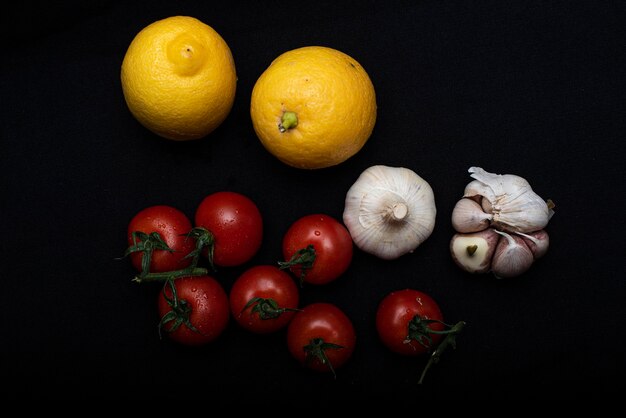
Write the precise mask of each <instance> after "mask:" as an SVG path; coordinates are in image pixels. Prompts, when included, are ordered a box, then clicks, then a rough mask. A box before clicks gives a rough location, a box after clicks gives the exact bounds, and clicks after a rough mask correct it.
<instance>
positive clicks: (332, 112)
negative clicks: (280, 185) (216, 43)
mask: <svg viewBox="0 0 626 418" xmlns="http://www.w3.org/2000/svg"><path fill="white" fill-rule="evenodd" d="M250 115H251V118H252V124H253V126H254V130H255V132H256V134H257V136H258V137H259V139H260V141H261V143H262V144H263V146H264V147H265V148H266V149H267V150H268V151H269V152H270V153H271V154H273V155H274V156H276V157H277V158H278V159H279V160H280V161H282V162H284V163H285V164H288V165H290V166H293V167H297V168H302V169H319V168H326V167H330V166H333V165H337V164H340V163H342V162H344V161H345V160H347V159H348V158H350V157H351V156H353V155H354V154H356V153H357V152H358V151H359V150H361V148H362V147H363V146H364V145H365V143H366V142H367V140H368V139H369V137H370V135H371V134H372V131H373V129H374V125H375V123H376V94H375V91H374V86H373V84H372V81H371V80H370V78H369V76H368V74H367V72H366V71H365V69H364V68H363V67H362V66H361V65H360V64H359V63H358V62H357V61H356V60H355V59H354V58H352V57H350V56H349V55H347V54H345V53H343V52H341V51H338V50H336V49H333V48H328V47H323V46H307V47H303V48H298V49H293V50H290V51H287V52H285V53H283V54H282V55H280V56H279V57H277V58H276V59H275V60H274V61H273V62H272V63H271V64H270V66H269V67H268V68H267V69H266V70H265V71H264V72H263V74H261V76H260V77H259V78H258V80H257V81H256V83H255V85H254V88H253V90H252V99H251V104H250Z"/></svg>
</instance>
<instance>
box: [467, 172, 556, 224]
mask: <svg viewBox="0 0 626 418" xmlns="http://www.w3.org/2000/svg"><path fill="white" fill-rule="evenodd" d="M468 171H469V172H470V173H471V176H472V177H473V178H474V179H476V180H475V181H472V182H471V183H470V184H468V186H467V187H466V188H465V193H464V195H465V197H475V196H477V195H480V196H482V198H483V202H482V207H483V210H486V211H488V212H489V213H490V214H491V215H492V216H493V220H492V225H493V226H495V227H496V228H497V229H500V230H504V231H509V232H533V231H538V230H540V229H543V228H544V227H545V226H546V225H547V224H548V221H549V220H550V217H551V216H552V214H553V212H552V210H551V209H550V208H549V207H548V204H547V203H546V202H545V201H544V200H543V199H542V198H541V197H539V195H537V193H535V192H534V191H533V190H532V188H531V187H530V184H529V183H528V182H527V181H526V180H525V179H524V178H522V177H519V176H516V175H513V174H504V175H500V174H493V173H488V172H486V171H485V170H483V169H482V168H480V167H471V168H470V169H469V170H468ZM476 181H477V182H478V183H476ZM485 199H486V200H487V202H485Z"/></svg>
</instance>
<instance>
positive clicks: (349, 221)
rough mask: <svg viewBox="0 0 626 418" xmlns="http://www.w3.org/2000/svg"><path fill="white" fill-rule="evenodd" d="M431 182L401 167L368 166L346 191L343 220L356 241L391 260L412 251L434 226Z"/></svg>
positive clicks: (360, 246) (363, 249)
mask: <svg viewBox="0 0 626 418" xmlns="http://www.w3.org/2000/svg"><path fill="white" fill-rule="evenodd" d="M435 215H436V208H435V198H434V194H433V191H432V188H431V187H430V185H429V184H428V183H427V182H426V181H425V180H424V179H422V178H421V177H420V176H418V175H417V174H416V173H415V172H413V171H412V170H410V169H408V168H404V167H388V166H383V165H376V166H372V167H369V168H368V169H366V170H365V171H363V173H361V175H360V176H359V178H358V179H357V181H356V182H355V183H354V184H353V185H352V187H350V189H349V190H348V193H347V194H346V201H345V207H344V213H343V221H344V224H345V225H346V227H347V228H348V231H349V232H350V235H351V236H352V240H353V241H354V243H355V245H356V246H357V247H358V248H359V249H361V250H362V251H365V252H367V253H370V254H373V255H376V256H377V257H380V258H382V259H385V260H393V259H395V258H398V257H400V256H402V255H404V254H407V253H410V252H412V251H414V250H415V249H416V248H417V247H418V246H419V245H420V244H421V243H422V242H424V241H425V240H426V239H427V238H428V237H429V236H430V234H431V233H432V231H433V229H434V227H435Z"/></svg>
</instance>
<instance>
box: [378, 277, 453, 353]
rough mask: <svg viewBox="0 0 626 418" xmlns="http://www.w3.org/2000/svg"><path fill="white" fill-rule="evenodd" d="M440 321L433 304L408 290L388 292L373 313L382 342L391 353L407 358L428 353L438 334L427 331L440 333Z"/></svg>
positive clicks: (429, 298)
mask: <svg viewBox="0 0 626 418" xmlns="http://www.w3.org/2000/svg"><path fill="white" fill-rule="evenodd" d="M430 320H434V321H439V322H430ZM425 321H426V322H425ZM442 322H443V315H442V314H441V310H440V309H439V306H438V305H437V302H435V300H434V299H433V298H431V297H430V296H429V295H427V294H426V293H423V292H420V291H417V290H412V289H405V290H400V291H396V292H392V293H390V294H389V295H387V296H386V297H385V298H384V299H383V300H382V301H381V303H380V305H379V306H378V311H377V313H376V329H377V331H378V335H379V336H380V339H381V340H382V342H383V343H384V344H385V345H386V346H387V347H389V349H391V350H392V351H395V352H396V353H400V354H404V355H409V356H415V355H419V354H422V353H425V352H428V351H431V350H432V349H434V348H435V347H436V346H437V345H438V344H439V341H440V340H441V338H442V335H440V334H432V333H430V332H428V331H429V330H432V331H442V330H443V329H444V328H445V327H444V325H443V323H442Z"/></svg>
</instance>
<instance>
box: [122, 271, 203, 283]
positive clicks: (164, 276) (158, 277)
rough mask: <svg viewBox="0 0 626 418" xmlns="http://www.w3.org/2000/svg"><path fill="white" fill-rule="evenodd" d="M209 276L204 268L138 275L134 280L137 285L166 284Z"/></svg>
mask: <svg viewBox="0 0 626 418" xmlns="http://www.w3.org/2000/svg"><path fill="white" fill-rule="evenodd" d="M207 274H208V271H207V269H205V268H203V267H187V268H184V269H180V270H172V271H164V272H163V273H148V274H144V275H141V274H140V275H137V276H135V278H134V279H133V282H136V283H147V282H166V281H168V280H175V279H179V278H181V277H189V276H206V275H207Z"/></svg>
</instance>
